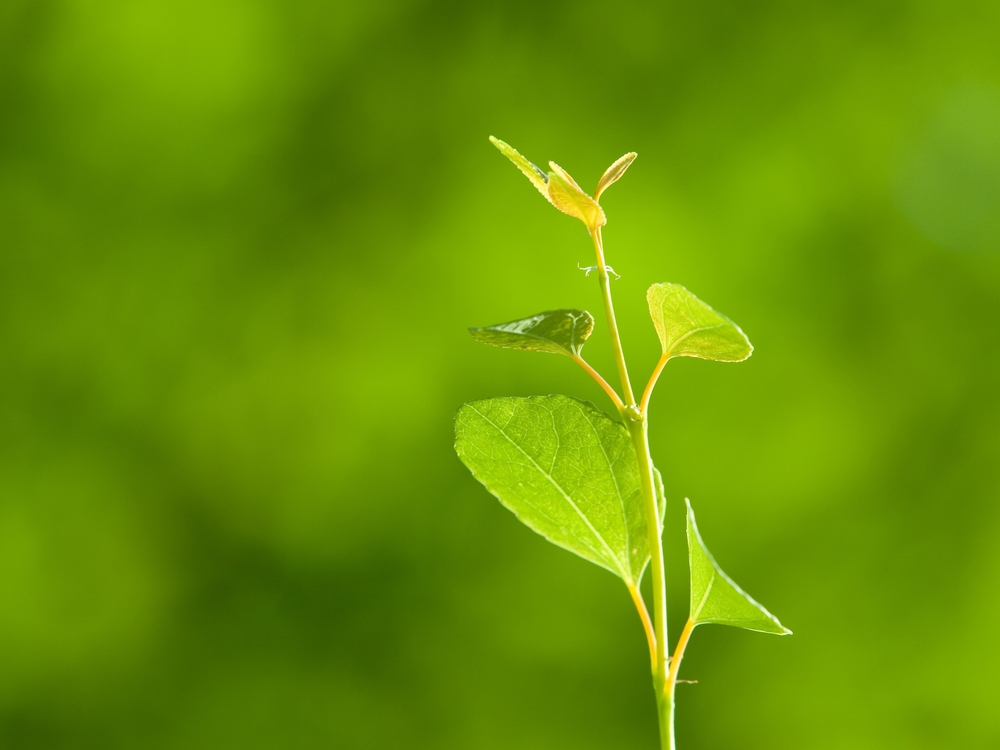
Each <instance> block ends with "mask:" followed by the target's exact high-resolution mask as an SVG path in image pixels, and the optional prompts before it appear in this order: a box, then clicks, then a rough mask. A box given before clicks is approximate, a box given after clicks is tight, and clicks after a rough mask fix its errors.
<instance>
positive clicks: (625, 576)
mask: <svg viewBox="0 0 1000 750" xmlns="http://www.w3.org/2000/svg"><path fill="white" fill-rule="evenodd" d="M469 408H470V409H472V410H473V411H474V412H476V414H478V415H479V416H480V417H482V418H483V419H484V420H485V421H486V422H488V423H489V424H491V425H492V426H493V427H494V428H496V430H497V431H498V432H499V433H500V434H501V435H503V436H504V438H506V440H507V442H508V443H510V444H511V445H513V446H514V447H515V448H517V450H518V451H520V452H521V455H523V456H524V457H525V458H526V459H528V460H529V461H530V462H531V464H532V466H534V467H535V468H536V469H538V471H539V473H540V474H541V475H542V476H543V477H545V478H546V479H548V480H549V483H550V484H551V485H552V486H553V487H555V488H556V490H557V491H558V492H559V494H560V495H562V496H563V499H564V500H565V501H566V502H567V503H569V506H570V507H571V508H572V509H573V512H574V513H576V514H577V515H578V516H579V517H580V520H582V521H583V522H584V523H585V524H586V525H587V528H588V529H590V533H591V534H593V535H594V536H595V537H596V538H597V539H598V540H599V541H600V542H601V544H602V545H603V547H604V551H605V552H606V553H607V554H608V556H609V557H610V558H611V559H612V560H613V561H614V562H615V563H617V566H616V567H617V571H616V572H617V573H618V575H619V576H621V578H622V580H623V581H625V582H626V583H632V576H631V574H630V573H629V572H628V571H626V570H622V568H621V560H619V559H618V556H617V555H616V554H615V553H614V551H613V550H612V549H611V547H610V546H609V545H608V543H607V541H606V540H605V539H604V537H603V536H601V534H600V533H599V532H598V531H597V529H595V528H594V525H593V524H592V523H591V522H590V519H589V518H587V516H586V515H584V513H583V512H582V511H581V510H580V508H579V507H577V504H576V503H574V502H573V499H572V498H571V497H570V496H569V495H568V494H566V491H565V490H564V489H563V488H562V487H560V486H559V483H558V482H557V481H556V480H555V479H554V478H553V477H552V475H551V474H550V473H549V472H547V471H545V469H543V468H542V467H541V466H539V465H538V462H537V461H536V460H535V459H533V458H532V457H531V456H529V455H528V454H527V452H526V451H525V450H524V448H522V447H521V446H520V445H518V444H517V443H516V442H515V441H514V440H513V439H512V438H511V437H510V435H508V434H507V433H506V432H505V431H504V429H505V427H506V425H505V426H504V427H500V426H499V425H498V424H497V423H496V422H494V421H493V420H492V419H490V418H489V417H487V416H486V415H485V414H483V413H482V412H481V411H479V409H477V408H476V407H475V406H474V405H472V404H471V403H470V404H469ZM554 419H555V415H553V420H554ZM587 422H588V423H589V422H590V420H587ZM591 427H593V425H591ZM556 441H557V448H556V451H557V453H558V441H559V432H558V431H556ZM598 442H600V440H599V439H598ZM603 449H604V448H603V446H602V448H601V450H603ZM606 455H607V454H605V456H606ZM553 466H554V464H553ZM611 473H612V476H613V475H614V471H612V472H611ZM615 486H616V487H617V480H616V484H615ZM532 507H533V508H535V510H537V511H539V512H540V513H542V515H544V516H548V514H547V513H545V512H544V511H541V510H540V509H539V508H538V507H536V506H535V505H534V504H532ZM550 520H552V521H553V523H556V522H555V520H554V519H551V518H550ZM556 525H557V526H559V528H561V529H563V531H567V530H566V529H565V528H563V527H562V525H561V524H558V523H556ZM626 528H627V527H626ZM567 533H569V532H568V531H567ZM626 533H628V532H627V531H626ZM570 535H571V534H570ZM571 536H572V535H571ZM587 547H588V548H589V549H590V551H591V552H593V553H594V554H597V550H595V549H594V548H593V547H592V546H591V545H589V544H588V545H587Z"/></svg>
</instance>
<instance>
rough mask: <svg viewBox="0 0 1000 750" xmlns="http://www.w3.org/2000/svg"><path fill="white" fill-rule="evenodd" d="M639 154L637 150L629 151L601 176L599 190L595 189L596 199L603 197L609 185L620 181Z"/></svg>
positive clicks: (598, 184)
mask: <svg viewBox="0 0 1000 750" xmlns="http://www.w3.org/2000/svg"><path fill="white" fill-rule="evenodd" d="M637 156H638V154H637V153H636V152H635V151H629V152H628V153H627V154H625V156H623V157H622V158H620V159H619V160H618V161H616V162H615V163H614V164H612V165H611V166H610V167H608V169H607V171H606V172H605V173H604V174H603V175H602V176H601V181H600V182H598V183H597V190H595V191H594V200H595V201H599V200H600V199H601V194H602V193H603V192H604V191H605V190H607V189H608V187H609V186H611V185H612V184H613V183H615V182H618V179H619V178H620V177H621V176H622V175H623V174H625V170H626V169H628V168H629V166H631V164H632V162H634V161H635V157H637Z"/></svg>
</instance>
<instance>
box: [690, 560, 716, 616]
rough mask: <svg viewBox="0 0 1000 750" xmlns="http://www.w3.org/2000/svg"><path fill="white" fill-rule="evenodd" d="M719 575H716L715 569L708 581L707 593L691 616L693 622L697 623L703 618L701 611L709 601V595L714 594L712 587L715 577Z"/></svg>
mask: <svg viewBox="0 0 1000 750" xmlns="http://www.w3.org/2000/svg"><path fill="white" fill-rule="evenodd" d="M717 575H718V573H716V572H715V570H714V569H713V570H712V577H711V579H709V581H708V586H706V587H705V593H704V594H703V595H702V597H701V601H700V602H698V608H697V609H696V610H695V611H694V612H693V613H692V614H691V617H690V619H691V620H694V621H695V622H697V621H698V618H699V617H700V616H701V611H702V610H703V609H704V608H705V602H707V601H708V595H709V594H711V593H712V586H714V585H715V577H716V576H717Z"/></svg>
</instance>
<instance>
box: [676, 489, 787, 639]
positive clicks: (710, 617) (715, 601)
mask: <svg viewBox="0 0 1000 750" xmlns="http://www.w3.org/2000/svg"><path fill="white" fill-rule="evenodd" d="M686 502H687V538H688V559H689V563H690V566H691V614H690V619H691V621H692V622H694V623H695V624H698V625H700V624H703V623H716V624H718V625H732V626H734V627H737V628H744V629H745V630H756V631H758V632H760V633H774V634H775V635H791V634H792V631H791V630H789V629H788V628H786V627H785V626H783V625H782V624H781V623H780V622H778V618H776V617H775V616H774V615H772V614H771V613H770V612H768V611H767V610H766V609H764V607H762V606H761V605H760V604H758V603H757V602H756V601H754V599H753V598H752V597H751V596H750V595H749V594H748V593H747V592H745V591H744V590H743V589H741V588H740V587H739V586H737V585H736V583H735V582H734V581H733V579H732V578H730V577H729V576H727V575H726V574H725V573H723V572H722V568H720V567H719V564H718V563H717V562H715V558H713V557H712V554H711V553H710V552H709V551H708V548H707V547H706V546H705V542H704V540H703V539H702V538H701V534H700V533H699V532H698V524H697V523H696V522H695V519H694V511H693V510H692V509H691V501H690V500H687V501H686Z"/></svg>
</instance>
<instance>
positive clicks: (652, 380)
mask: <svg viewBox="0 0 1000 750" xmlns="http://www.w3.org/2000/svg"><path fill="white" fill-rule="evenodd" d="M669 360H670V354H669V353H667V354H664V355H663V356H662V357H660V361H659V362H657V363H656V369H654V370H653V374H652V375H650V376H649V382H648V383H646V390H644V391H643V392H642V401H641V402H639V413H640V414H642V416H644V417H645V416H646V414H648V413H649V399H650V397H651V396H652V395H653V387H654V386H655V385H656V381H657V380H659V379H660V373H661V372H663V368H664V367H666V364H667V362H668V361H669Z"/></svg>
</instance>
